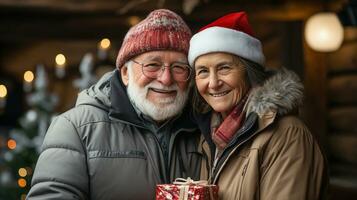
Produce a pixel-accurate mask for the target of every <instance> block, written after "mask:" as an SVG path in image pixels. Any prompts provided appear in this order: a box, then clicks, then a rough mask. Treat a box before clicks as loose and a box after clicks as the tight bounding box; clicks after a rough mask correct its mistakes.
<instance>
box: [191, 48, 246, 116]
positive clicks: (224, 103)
mask: <svg viewBox="0 0 357 200" xmlns="http://www.w3.org/2000/svg"><path fill="white" fill-rule="evenodd" d="M194 67H195V79H196V86H197V89H198V92H199V93H200V95H201V96H202V97H203V98H204V99H205V100H206V102H207V103H208V104H209V105H210V106H211V107H212V108H213V109H214V110H215V111H216V112H220V113H221V114H222V115H223V116H224V117H225V116H226V115H227V114H229V112H230V111H231V110H232V108H233V107H234V106H235V105H237V104H238V103H239V101H240V100H241V99H242V98H243V96H244V95H245V94H246V92H247V90H248V89H249V83H248V81H247V77H246V70H245V67H244V66H243V64H242V63H241V62H240V61H239V59H238V57H236V56H234V55H231V54H228V53H210V54H205V55H202V56H200V57H198V58H197V59H196V61H195V66H194Z"/></svg>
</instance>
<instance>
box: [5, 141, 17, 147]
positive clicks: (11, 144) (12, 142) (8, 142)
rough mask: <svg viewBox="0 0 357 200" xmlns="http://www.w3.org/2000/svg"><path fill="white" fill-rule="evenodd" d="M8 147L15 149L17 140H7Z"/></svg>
mask: <svg viewBox="0 0 357 200" xmlns="http://www.w3.org/2000/svg"><path fill="white" fill-rule="evenodd" d="M7 147H9V149H15V148H16V141H15V140H13V139H10V140H8V141H7Z"/></svg>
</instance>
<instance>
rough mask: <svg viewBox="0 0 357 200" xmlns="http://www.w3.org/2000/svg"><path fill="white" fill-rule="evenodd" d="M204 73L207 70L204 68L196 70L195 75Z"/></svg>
mask: <svg viewBox="0 0 357 200" xmlns="http://www.w3.org/2000/svg"><path fill="white" fill-rule="evenodd" d="M206 73H208V70H206V69H200V70H197V75H200V74H206Z"/></svg>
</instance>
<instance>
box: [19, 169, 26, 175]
mask: <svg viewBox="0 0 357 200" xmlns="http://www.w3.org/2000/svg"><path fill="white" fill-rule="evenodd" d="M19 175H20V176H21V177H25V176H27V170H26V169H25V168H20V169H19Z"/></svg>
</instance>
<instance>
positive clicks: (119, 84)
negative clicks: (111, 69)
mask: <svg viewBox="0 0 357 200" xmlns="http://www.w3.org/2000/svg"><path fill="white" fill-rule="evenodd" d="M110 100H111V107H110V109H109V116H111V117H114V118H116V119H121V120H124V121H130V122H131V123H133V124H136V125H139V126H143V125H142V122H141V119H140V118H139V117H138V115H137V112H136V110H135V108H134V107H133V105H132V104H131V102H130V100H129V97H128V94H127V92H126V87H125V85H124V83H123V81H122V80H121V78H120V73H119V71H118V70H116V71H115V73H114V74H113V76H112V77H111V80H110Z"/></svg>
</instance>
